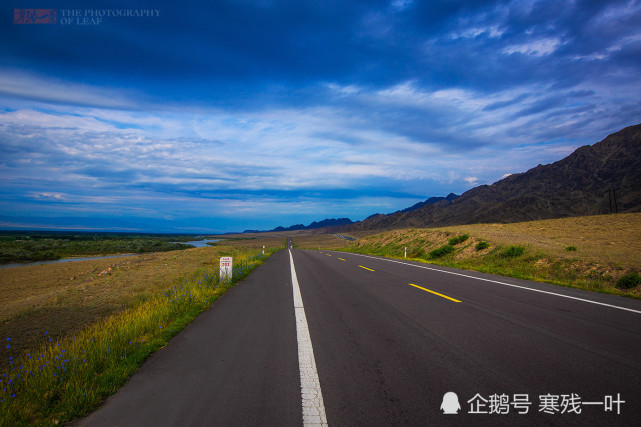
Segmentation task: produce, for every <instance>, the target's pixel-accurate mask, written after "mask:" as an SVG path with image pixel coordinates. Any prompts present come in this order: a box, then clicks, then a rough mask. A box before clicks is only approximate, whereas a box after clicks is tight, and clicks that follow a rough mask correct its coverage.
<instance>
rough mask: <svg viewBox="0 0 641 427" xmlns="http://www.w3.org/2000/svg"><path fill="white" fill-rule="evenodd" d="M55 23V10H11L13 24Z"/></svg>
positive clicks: (56, 14) (56, 16) (56, 13)
mask: <svg viewBox="0 0 641 427" xmlns="http://www.w3.org/2000/svg"><path fill="white" fill-rule="evenodd" d="M57 22H58V11H57V10H56V9H13V23H14V24H55V23H57Z"/></svg>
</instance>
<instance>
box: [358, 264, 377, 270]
mask: <svg viewBox="0 0 641 427" xmlns="http://www.w3.org/2000/svg"><path fill="white" fill-rule="evenodd" d="M359 267H360V268H364V269H365V270H369V271H374V270H372V269H371V268H367V267H363V266H362V265H359Z"/></svg>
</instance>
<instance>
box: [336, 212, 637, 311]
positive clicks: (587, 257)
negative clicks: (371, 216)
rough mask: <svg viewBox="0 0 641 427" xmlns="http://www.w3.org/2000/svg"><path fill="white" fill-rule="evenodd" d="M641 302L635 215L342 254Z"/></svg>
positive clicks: (409, 235) (394, 236)
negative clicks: (429, 265)
mask: <svg viewBox="0 0 641 427" xmlns="http://www.w3.org/2000/svg"><path fill="white" fill-rule="evenodd" d="M405 248H407V258H409V259H413V260H416V261H421V262H426V263H432V264H438V265H444V266H450V267H457V268H463V269H468V270H475V271H481V272H486V273H492V274H499V275H503V276H510V277H517V278H523V279H529V280H537V281H542V282H548V283H554V284H558V285H564V286H572V287H578V288H582V289H587V290H592V291H599V292H607V293H613V294H618V295H625V296H630V297H636V298H641V278H639V272H640V271H641V214H638V213H635V214H618V215H600V216H589V217H577V218H562V219H554V220H543V221H530V222H522V223H512V224H474V225H460V226H451V227H442V228H434V229H401V230H392V231H387V232H383V233H378V234H375V235H370V236H365V237H363V238H361V239H359V240H357V241H355V242H353V243H351V244H350V245H348V246H346V247H345V248H344V250H347V251H354V252H360V253H367V254H375V255H383V256H389V257H395V258H403V257H404V256H405Z"/></svg>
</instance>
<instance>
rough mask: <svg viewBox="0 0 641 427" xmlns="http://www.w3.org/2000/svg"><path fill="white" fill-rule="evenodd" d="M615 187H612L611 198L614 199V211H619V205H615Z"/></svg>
mask: <svg viewBox="0 0 641 427" xmlns="http://www.w3.org/2000/svg"><path fill="white" fill-rule="evenodd" d="M617 190H618V189H617V188H613V189H612V198H613V199H614V213H619V206H617Z"/></svg>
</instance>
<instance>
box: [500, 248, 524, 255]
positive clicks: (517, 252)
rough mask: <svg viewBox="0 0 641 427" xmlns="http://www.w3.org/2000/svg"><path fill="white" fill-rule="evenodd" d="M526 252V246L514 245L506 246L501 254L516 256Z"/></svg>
mask: <svg viewBox="0 0 641 427" xmlns="http://www.w3.org/2000/svg"><path fill="white" fill-rule="evenodd" d="M524 252H525V247H523V246H517V245H512V246H508V247H507V248H505V250H504V251H503V252H502V253H501V255H502V256H504V257H505V258H516V257H519V256H521V255H523V253H524Z"/></svg>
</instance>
